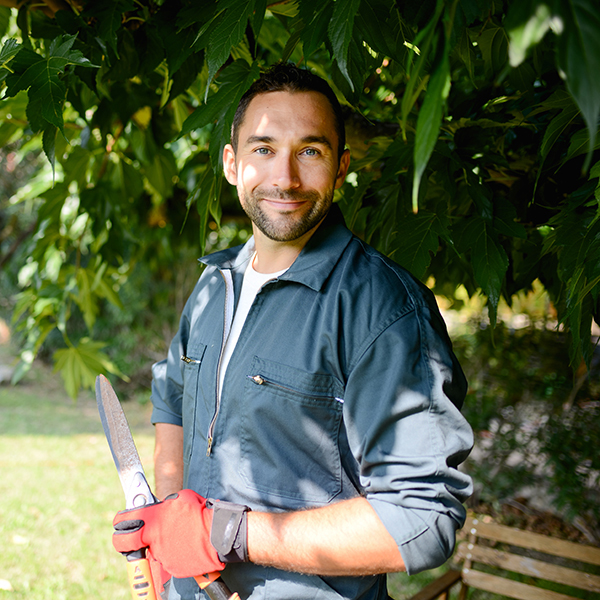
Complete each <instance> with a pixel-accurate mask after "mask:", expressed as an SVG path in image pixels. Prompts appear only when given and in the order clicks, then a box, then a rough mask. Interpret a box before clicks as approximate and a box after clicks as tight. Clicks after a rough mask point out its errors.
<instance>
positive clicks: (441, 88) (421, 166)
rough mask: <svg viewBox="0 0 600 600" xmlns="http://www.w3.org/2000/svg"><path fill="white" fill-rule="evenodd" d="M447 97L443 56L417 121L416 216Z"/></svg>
mask: <svg viewBox="0 0 600 600" xmlns="http://www.w3.org/2000/svg"><path fill="white" fill-rule="evenodd" d="M449 93H450V64H449V61H448V55H447V54H446V53H445V52H444V54H443V55H442V59H441V62H440V63H439V64H438V65H437V67H436V68H435V70H434V71H433V73H432V75H431V79H430V80H429V84H428V85H427V93H426V94H425V99H424V101H423V106H421V109H420V110H419V116H418V118H417V133H416V138H415V150H414V161H415V170H414V174H413V189H412V207H413V212H415V213H416V212H417V210H418V207H419V185H420V182H421V177H422V176H423V172H424V171H425V167H426V166H427V163H428V162H429V158H430V156H431V153H432V152H433V149H434V148H435V144H436V142H437V139H438V135H439V132H440V127H441V124H442V116H443V114H444V108H445V106H446V99H447V98H448V94H449Z"/></svg>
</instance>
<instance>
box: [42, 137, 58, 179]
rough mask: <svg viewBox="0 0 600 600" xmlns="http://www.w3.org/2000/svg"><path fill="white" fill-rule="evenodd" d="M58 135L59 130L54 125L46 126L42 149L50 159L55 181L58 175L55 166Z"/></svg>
mask: <svg viewBox="0 0 600 600" xmlns="http://www.w3.org/2000/svg"><path fill="white" fill-rule="evenodd" d="M57 133H58V128H57V127H54V126H53V125H49V126H46V127H45V129H44V134H43V135H42V147H43V148H44V154H45V155H46V157H47V158H48V161H49V162H50V164H51V165H52V179H53V180H54V176H55V175H56V173H55V170H54V165H55V163H56V153H55V150H56V134H57Z"/></svg>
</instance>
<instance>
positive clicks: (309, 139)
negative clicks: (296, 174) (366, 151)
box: [246, 135, 333, 150]
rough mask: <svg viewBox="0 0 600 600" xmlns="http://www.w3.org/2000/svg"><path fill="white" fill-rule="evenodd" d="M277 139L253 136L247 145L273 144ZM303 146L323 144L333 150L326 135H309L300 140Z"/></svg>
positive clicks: (268, 136) (266, 136)
mask: <svg viewBox="0 0 600 600" xmlns="http://www.w3.org/2000/svg"><path fill="white" fill-rule="evenodd" d="M275 141H276V139H275V138H274V137H272V136H270V135H251V136H250V137H249V138H248V139H247V140H246V144H248V145H252V144H272V143H273V142H275ZM300 141H301V142H302V143H303V144H322V145H323V146H327V148H329V149H330V150H333V147H332V145H331V142H330V141H329V140H328V139H327V138H326V137H325V136H324V135H307V136H305V137H303V138H301V140H300Z"/></svg>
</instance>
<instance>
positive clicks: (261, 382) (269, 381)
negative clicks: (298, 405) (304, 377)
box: [247, 375, 344, 404]
mask: <svg viewBox="0 0 600 600" xmlns="http://www.w3.org/2000/svg"><path fill="white" fill-rule="evenodd" d="M247 377H248V379H251V380H252V381H253V382H254V383H255V384H256V385H265V384H267V385H272V386H273V387H276V388H279V389H280V390H285V391H286V392H292V393H294V394H300V395H301V396H305V397H307V398H331V396H330V395H329V394H306V393H305V392H301V391H299V390H295V389H294V388H291V387H288V386H285V385H282V384H281V383H277V382H276V381H273V380H272V379H267V378H265V377H263V376H262V375H247ZM334 400H336V401H337V402H339V403H340V404H344V399H343V398H334Z"/></svg>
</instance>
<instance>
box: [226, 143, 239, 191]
mask: <svg viewBox="0 0 600 600" xmlns="http://www.w3.org/2000/svg"><path fill="white" fill-rule="evenodd" d="M223 173H224V174H225V179H227V181H228V182H229V183H230V184H231V185H237V166H236V164H235V152H234V150H233V146H232V145H231V144H227V145H226V146H225V148H223Z"/></svg>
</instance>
